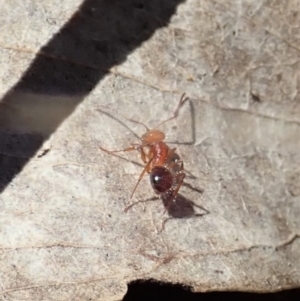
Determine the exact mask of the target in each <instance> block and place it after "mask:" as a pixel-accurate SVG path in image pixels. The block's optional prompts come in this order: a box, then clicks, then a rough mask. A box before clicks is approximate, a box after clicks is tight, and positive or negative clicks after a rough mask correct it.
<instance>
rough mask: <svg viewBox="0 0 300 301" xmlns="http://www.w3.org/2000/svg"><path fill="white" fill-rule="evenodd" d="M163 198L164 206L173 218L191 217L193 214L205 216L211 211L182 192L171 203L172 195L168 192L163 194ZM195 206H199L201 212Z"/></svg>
mask: <svg viewBox="0 0 300 301" xmlns="http://www.w3.org/2000/svg"><path fill="white" fill-rule="evenodd" d="M161 199H162V202H163V204H164V207H165V208H166V209H167V211H168V214H169V215H170V216H171V217H172V218H190V217H193V216H203V215H206V214H209V213H210V212H209V211H208V210H207V209H205V208H204V207H202V206H200V205H197V204H195V203H194V202H193V201H191V200H189V199H187V198H186V197H185V196H183V195H182V194H180V193H179V194H178V195H177V196H176V198H175V199H174V200H173V201H172V202H171V203H170V196H169V195H168V194H164V195H162V196H161ZM195 208H198V209H199V210H200V212H199V213H198V212H196V211H195Z"/></svg>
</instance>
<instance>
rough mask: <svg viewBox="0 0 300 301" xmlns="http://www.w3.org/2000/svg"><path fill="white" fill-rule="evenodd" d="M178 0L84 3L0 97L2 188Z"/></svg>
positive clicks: (168, 15) (94, 0)
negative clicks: (2, 138)
mask: <svg viewBox="0 0 300 301" xmlns="http://www.w3.org/2000/svg"><path fill="white" fill-rule="evenodd" d="M182 2H184V1H183V0H110V1H107V0H102V1H101V0H86V1H84V2H83V3H82V5H81V6H80V7H79V9H78V11H77V12H76V13H74V15H73V16H72V17H71V18H70V20H69V21H68V22H67V23H66V24H65V25H64V26H63V28H61V30H60V31H59V32H58V33H57V34H55V35H54V37H53V38H52V39H51V40H50V41H49V42H48V43H47V44H46V45H45V46H43V47H42V48H41V49H40V50H39V52H38V54H37V55H36V58H35V59H34V61H33V62H32V64H31V65H30V67H29V68H28V69H27V71H26V72H25V73H24V74H23V76H22V77H21V79H20V80H19V82H18V83H17V84H16V85H15V86H14V87H13V88H12V89H11V90H10V91H9V92H8V93H7V94H6V95H5V96H4V97H3V99H2V100H1V102H0V133H1V135H2V136H5V139H4V140H0V149H1V153H0V164H1V166H0V167H1V174H0V192H1V191H3V189H5V187H6V186H7V185H8V184H9V183H10V181H11V180H12V179H13V178H14V176H15V175H16V174H18V173H19V172H20V171H21V170H22V168H23V167H24V166H25V164H26V163H27V162H28V161H29V160H30V158H32V157H33V156H34V155H35V153H36V152H37V151H38V149H39V148H40V147H41V146H42V144H43V142H44V141H45V140H46V139H47V138H48V137H49V136H50V135H51V134H53V133H54V132H55V131H56V129H57V128H58V127H59V126H60V124H61V123H62V122H63V121H64V120H65V119H66V118H67V117H69V116H70V114H72V112H73V111H74V110H75V108H76V107H77V106H78V105H79V104H80V103H81V102H82V101H83V100H84V98H85V97H86V96H87V95H88V94H89V93H90V92H91V91H92V90H93V89H94V88H95V86H96V85H97V84H98V83H99V81H100V80H101V79H102V78H103V77H104V76H105V75H106V74H108V73H109V72H110V71H109V70H110V69H111V68H112V67H113V66H116V65H119V64H121V63H122V62H124V61H125V60H126V58H127V56H128V55H129V54H130V53H131V52H133V51H134V50H135V49H136V48H137V47H139V46H141V44H142V43H143V42H145V41H146V40H148V39H149V38H151V36H152V35H153V34H154V33H155V32H156V30H157V29H159V28H162V27H165V26H168V23H169V21H170V18H171V17H172V16H173V15H174V14H175V12H176V9H177V6H178V5H179V4H181V3H182ZM99 103H101V99H99ZM37 137H38V139H37ZM37 140H38V141H37ZM24 141H25V142H24ZM3 170H4V171H3Z"/></svg>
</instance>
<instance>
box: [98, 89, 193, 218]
mask: <svg viewBox="0 0 300 301" xmlns="http://www.w3.org/2000/svg"><path fill="white" fill-rule="evenodd" d="M188 99H189V98H188V97H185V93H184V94H183V95H182V96H181V98H180V100H179V102H178V105H177V107H176V109H175V111H174V113H173V115H172V116H171V117H170V118H168V119H166V120H164V121H162V122H160V123H159V124H158V125H157V126H156V127H154V128H152V129H149V128H148V127H147V126H146V125H145V124H144V123H142V122H140V121H136V120H133V119H128V118H126V119H128V120H129V121H131V122H134V123H137V124H140V125H142V126H144V127H145V129H146V133H145V134H143V135H142V136H141V138H140V139H141V143H139V144H131V146H130V147H127V148H125V149H121V150H113V151H110V150H107V149H105V148H103V147H101V146H100V149H101V150H102V151H104V152H106V153H108V154H114V153H118V152H128V151H133V150H137V151H139V152H140V155H141V159H142V161H143V162H144V163H145V164H146V165H145V167H144V169H143V171H142V172H141V174H140V176H139V179H138V181H137V183H136V185H135V187H134V189H133V191H132V194H131V198H132V197H133V195H134V193H135V191H136V189H137V187H138V185H139V183H140V181H141V180H142V178H143V176H144V175H145V173H146V172H147V173H148V174H150V182H151V186H152V188H153V190H154V191H155V193H156V194H157V195H160V196H162V195H168V199H169V201H168V203H169V204H170V205H171V203H172V201H173V200H174V199H175V198H176V196H177V194H178V191H179V189H180V187H181V185H182V184H183V180H184V178H185V172H184V167H183V161H182V160H181V159H180V157H179V155H178V154H176V148H169V146H168V145H167V144H166V143H165V142H164V139H165V137H166V136H165V134H164V133H163V132H162V131H160V130H158V129H157V128H158V127H159V126H161V125H162V124H164V123H166V122H168V121H170V120H172V119H175V118H176V117H177V116H178V114H179V110H180V108H181V107H182V105H183V104H184V103H185V102H186V101H187V100H188ZM145 149H146V150H147V151H145ZM129 207H131V206H129ZM129 207H127V208H125V212H126V211H127V210H128V209H129Z"/></svg>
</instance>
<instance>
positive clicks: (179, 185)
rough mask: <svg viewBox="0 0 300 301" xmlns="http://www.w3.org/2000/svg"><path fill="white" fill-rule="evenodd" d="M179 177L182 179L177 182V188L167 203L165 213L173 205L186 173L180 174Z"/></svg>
mask: <svg viewBox="0 0 300 301" xmlns="http://www.w3.org/2000/svg"><path fill="white" fill-rule="evenodd" d="M178 177H180V180H179V182H178V184H177V187H176V189H175V190H174V191H173V193H172V194H171V197H170V199H169V200H168V203H167V206H166V209H165V211H164V213H165V212H166V211H169V209H170V206H171V205H172V202H173V200H174V199H175V198H176V196H177V194H178V191H179V189H180V187H181V185H182V183H183V180H184V178H185V173H182V174H180V175H179V176H178Z"/></svg>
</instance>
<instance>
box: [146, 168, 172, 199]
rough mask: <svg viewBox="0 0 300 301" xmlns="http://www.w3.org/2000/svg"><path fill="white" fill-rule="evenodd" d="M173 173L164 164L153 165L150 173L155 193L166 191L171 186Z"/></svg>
mask: <svg viewBox="0 0 300 301" xmlns="http://www.w3.org/2000/svg"><path fill="white" fill-rule="evenodd" d="M173 177H174V176H173V174H172V173H171V171H170V170H169V169H167V168H166V167H164V166H155V167H153V168H152V170H151V173H150V182H151V185H152V188H153V189H154V191H155V192H156V193H157V194H162V193H164V192H166V191H168V190H169V189H170V188H171V187H172V186H173Z"/></svg>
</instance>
